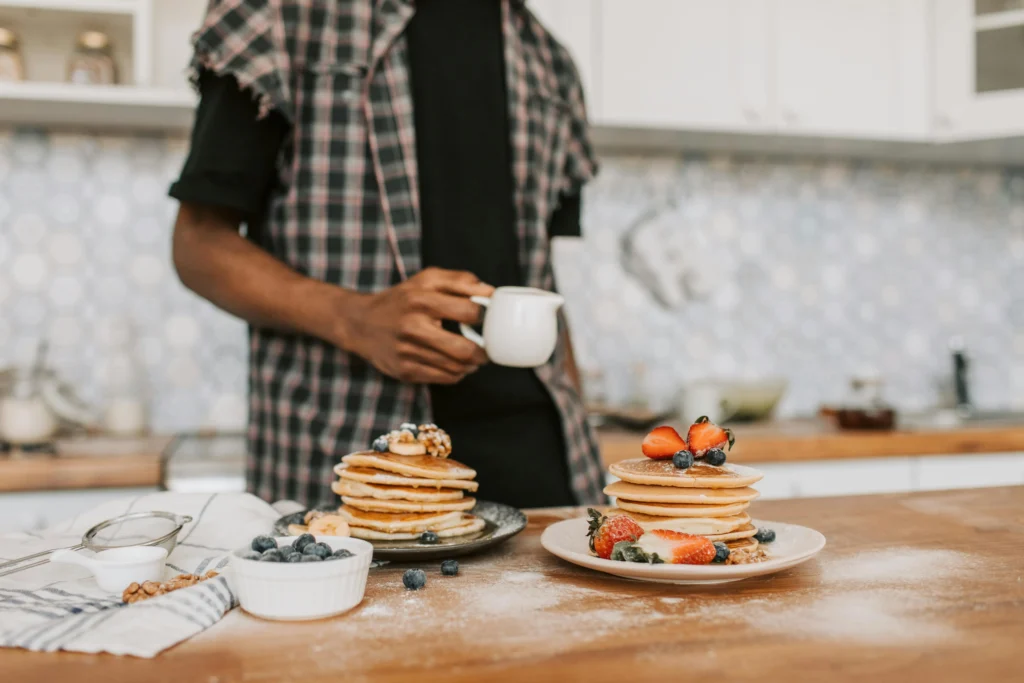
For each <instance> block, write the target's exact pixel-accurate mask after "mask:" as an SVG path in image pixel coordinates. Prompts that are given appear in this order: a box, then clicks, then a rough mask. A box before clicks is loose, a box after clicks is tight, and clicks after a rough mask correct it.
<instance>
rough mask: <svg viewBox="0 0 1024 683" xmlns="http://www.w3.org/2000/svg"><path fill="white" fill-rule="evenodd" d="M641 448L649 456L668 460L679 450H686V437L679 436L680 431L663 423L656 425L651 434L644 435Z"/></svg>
mask: <svg viewBox="0 0 1024 683" xmlns="http://www.w3.org/2000/svg"><path fill="white" fill-rule="evenodd" d="M691 429H692V428H691ZM640 450H641V451H643V454H644V455H646V456H647V457H648V458H652V459H654V460H668V459H670V458H671V457H672V456H673V455H675V454H676V452H677V451H682V450H686V439H684V438H683V437H681V436H679V432H677V431H676V430H674V429H672V428H671V427H669V426H668V425H662V426H660V427H655V428H654V429H652V430H651V432H650V434H648V435H647V436H645V437H644V442H643V445H641V446H640Z"/></svg>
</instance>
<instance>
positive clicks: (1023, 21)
mask: <svg viewBox="0 0 1024 683" xmlns="http://www.w3.org/2000/svg"><path fill="white" fill-rule="evenodd" d="M0 2H3V0H0ZM1013 26H1024V9H1015V10H1008V11H1006V12H992V13H991V14H982V15H980V16H977V17H975V18H974V30H975V31H993V30H995V29H1000V28H1011V27H1013Z"/></svg>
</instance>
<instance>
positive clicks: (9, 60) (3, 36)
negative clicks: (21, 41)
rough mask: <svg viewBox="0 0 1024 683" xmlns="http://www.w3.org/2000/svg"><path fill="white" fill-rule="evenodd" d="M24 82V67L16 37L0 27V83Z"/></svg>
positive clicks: (12, 32) (11, 32)
mask: <svg viewBox="0 0 1024 683" xmlns="http://www.w3.org/2000/svg"><path fill="white" fill-rule="evenodd" d="M23 80H25V66H24V63H23V62H22V61H21V51H20V50H19V48H18V36H16V35H15V34H14V31H12V30H10V29H6V28H4V27H2V26H0V82H6V83H12V82H15V81H23Z"/></svg>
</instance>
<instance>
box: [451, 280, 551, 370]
mask: <svg viewBox="0 0 1024 683" xmlns="http://www.w3.org/2000/svg"><path fill="white" fill-rule="evenodd" d="M470 299H471V300H472V301H473V302H474V303H477V304H480V305H481V306H484V307H485V308H486V309H487V313H486V314H485V315H484V333H483V336H481V335H479V334H477V332H476V331H475V330H474V329H473V328H471V327H469V326H468V325H460V329H461V330H462V334H464V335H465V336H466V338H467V339H469V340H471V341H474V342H476V343H477V344H479V345H480V347H481V348H483V349H484V351H486V352H487V357H488V358H490V359H491V361H492V362H494V363H497V364H498V365H507V366H509V367H513V368H535V367H537V366H539V365H543V364H544V363H546V362H547V360H548V358H550V357H551V353H552V352H553V351H554V350H555V344H557V343H558V315H557V314H558V309H559V308H560V307H561V306H562V304H564V303H565V299H564V298H562V296H561V295H559V294H555V293H553V292H546V291H544V290H543V289H534V288H533V287H498V288H497V289H495V290H494V293H493V294H491V296H489V297H486V296H474V297H470Z"/></svg>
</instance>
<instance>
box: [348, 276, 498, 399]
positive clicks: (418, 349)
mask: <svg viewBox="0 0 1024 683" xmlns="http://www.w3.org/2000/svg"><path fill="white" fill-rule="evenodd" d="M493 291H494V288H493V287H491V286H490V285H487V284H484V283H482V282H480V281H479V280H478V279H477V278H476V276H475V275H473V274H472V273H467V272H462V271H454V270H442V269H440V268H427V269H426V270H424V271H421V272H420V273H417V274H416V275H414V276H413V277H411V278H409V279H408V280H406V281H405V282H403V283H401V284H399V285H395V286H394V287H391V288H390V289H386V290H384V291H383V292H379V293H377V294H362V295H357V296H353V297H346V298H347V299H348V300H347V301H346V302H345V305H344V308H345V310H344V311H343V312H342V316H343V318H344V320H345V325H344V327H345V329H344V330H343V331H342V333H341V336H342V346H343V347H344V348H346V349H347V350H349V351H351V352H353V353H355V354H356V355H358V356H362V357H363V358H365V359H366V360H367V361H369V362H370V363H371V364H372V365H373V366H374V367H375V368H377V369H378V370H380V371H381V372H383V373H384V374H385V375H389V376H391V377H394V378H395V379H399V380H401V381H403V382H408V383H410V384H454V383H455V382H458V381H459V380H461V379H462V378H463V377H465V376H466V375H467V374H469V373H471V372H474V371H475V370H476V369H477V368H479V367H480V366H481V365H483V364H484V363H486V362H487V355H486V354H485V353H484V351H483V349H481V348H480V347H479V346H477V345H476V344H474V343H473V342H471V341H469V340H468V339H466V338H465V337H463V336H462V335H460V334H452V333H451V332H448V331H447V330H445V329H443V328H442V327H441V321H442V320H454V321H455V322H460V323H466V324H469V325H472V324H475V323H476V322H478V321H479V319H480V307H479V306H478V305H477V304H475V303H473V302H472V301H470V300H469V297H471V296H475V295H480V296H489V295H490V294H491V292H493Z"/></svg>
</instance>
